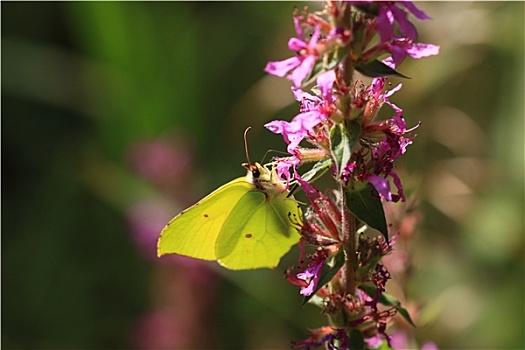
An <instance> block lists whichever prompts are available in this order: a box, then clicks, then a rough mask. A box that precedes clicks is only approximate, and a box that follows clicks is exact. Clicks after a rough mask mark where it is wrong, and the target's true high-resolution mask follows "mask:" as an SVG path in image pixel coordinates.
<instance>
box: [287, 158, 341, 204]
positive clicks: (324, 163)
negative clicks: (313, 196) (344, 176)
mask: <svg viewBox="0 0 525 350" xmlns="http://www.w3.org/2000/svg"><path fill="white" fill-rule="evenodd" d="M332 164H333V162H332V158H325V159H323V160H321V161H319V162H317V163H315V165H314V166H313V167H312V169H310V170H308V171H307V172H306V173H304V174H303V175H301V178H302V179H303V180H304V181H307V182H310V183H311V182H314V181H317V180H318V179H319V178H320V177H321V176H323V175H324V174H325V173H326V172H327V171H328V169H330V167H331V166H332ZM298 189H299V184H297V183H295V184H293V185H292V186H291V187H290V192H289V193H288V197H290V196H292V195H293V194H294V193H295V192H296V191H297V190H298Z"/></svg>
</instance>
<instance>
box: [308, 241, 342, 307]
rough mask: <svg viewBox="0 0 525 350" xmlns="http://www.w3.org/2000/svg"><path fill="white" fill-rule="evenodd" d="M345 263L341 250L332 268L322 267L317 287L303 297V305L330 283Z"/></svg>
mask: <svg viewBox="0 0 525 350" xmlns="http://www.w3.org/2000/svg"><path fill="white" fill-rule="evenodd" d="M344 263H345V255H344V252H343V250H341V251H340V252H339V253H338V254H337V255H336V256H335V258H334V261H333V264H332V266H328V265H325V266H323V271H322V272H321V279H319V282H318V283H317V286H316V287H315V290H314V292H313V293H312V294H310V295H308V296H306V297H304V300H303V305H304V304H306V303H307V302H308V301H309V300H310V299H311V298H312V297H313V296H314V295H315V293H317V291H318V290H319V289H320V288H321V287H322V286H324V285H325V284H327V283H328V282H330V281H331V280H332V278H334V276H335V274H336V273H337V272H338V271H339V270H340V269H341V267H343V265H344Z"/></svg>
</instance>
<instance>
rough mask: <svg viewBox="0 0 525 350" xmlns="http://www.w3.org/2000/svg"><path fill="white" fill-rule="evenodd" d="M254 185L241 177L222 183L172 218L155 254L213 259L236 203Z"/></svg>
mask: <svg viewBox="0 0 525 350" xmlns="http://www.w3.org/2000/svg"><path fill="white" fill-rule="evenodd" d="M252 188H253V185H252V184H250V183H248V182H246V181H245V178H244V177H240V178H238V179H235V180H233V181H230V182H228V183H227V184H225V185H223V186H221V187H220V188H218V189H217V190H215V191H214V192H212V193H211V194H209V195H208V196H206V197H205V198H203V199H202V200H200V201H199V202H198V203H197V204H195V205H193V206H191V207H190V208H188V209H186V210H184V211H183V212H182V213H180V214H179V215H177V216H176V217H175V218H173V219H172V220H171V221H170V222H169V223H168V224H167V225H166V227H165V228H164V229H163V230H162V232H161V236H160V239H159V242H158V246H157V254H158V256H161V255H164V254H170V253H175V254H179V255H185V256H189V257H192V258H197V259H203V260H216V259H217V256H216V249H215V242H216V241H217V237H218V236H219V232H220V231H221V227H222V226H223V224H224V222H225V220H226V219H227V218H228V216H229V215H230V213H231V212H232V210H233V209H234V207H235V205H236V204H237V203H238V202H239V200H240V198H242V197H243V196H244V195H245V194H246V193H248V192H249V191H250V189H252Z"/></svg>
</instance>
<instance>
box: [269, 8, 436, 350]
mask: <svg viewBox="0 0 525 350" xmlns="http://www.w3.org/2000/svg"><path fill="white" fill-rule="evenodd" d="M409 14H411V15H413V16H414V17H416V18H417V19H420V20H427V19H429V17H428V16H427V15H426V14H425V13H424V12H423V11H421V10H420V9H418V8H417V7H416V6H415V5H414V4H413V3H411V2H409V1H379V2H373V1H328V2H326V3H325V6H324V9H323V10H322V11H320V12H315V13H311V12H309V11H308V9H305V10H304V11H298V10H296V11H295V12H294V16H293V20H294V24H295V29H296V32H297V37H295V38H291V39H290V40H289V42H288V47H289V48H290V50H292V51H294V52H295V55H294V56H293V57H291V58H288V59H285V60H283V61H276V62H269V63H268V64H267V65H266V67H265V71H266V72H267V73H269V74H272V75H276V76H278V77H286V78H287V79H288V80H290V81H291V82H292V84H293V87H292V93H293V95H294V97H295V99H296V100H297V101H298V102H299V106H300V108H299V114H297V115H296V116H295V117H293V118H292V119H291V121H286V120H274V121H272V122H269V123H268V124H266V125H265V127H266V128H267V129H268V130H270V131H271V132H273V133H276V134H280V135H282V137H283V139H284V141H285V142H286V144H287V151H288V153H289V154H290V155H289V156H287V157H280V158H276V159H274V164H275V169H276V172H277V174H278V176H279V177H280V178H281V179H282V180H283V181H284V182H286V184H287V187H286V188H287V189H290V190H291V191H295V190H297V188H300V189H301V190H302V191H303V192H304V193H305V196H306V199H307V201H308V204H309V207H308V208H307V210H306V211H305V218H304V222H303V223H302V225H301V227H300V234H301V241H300V244H299V246H300V251H301V256H300V258H299V262H298V264H297V266H296V267H294V268H291V269H289V270H288V271H287V273H286V278H287V280H288V281H289V282H291V283H293V284H294V285H297V286H299V287H300V288H301V290H300V294H301V295H303V296H304V297H305V301H308V302H311V303H314V304H316V305H318V306H319V307H321V308H322V310H323V313H324V314H326V315H327V316H328V318H329V321H330V324H329V325H328V326H326V327H322V328H320V329H317V330H314V331H312V332H311V335H310V337H309V338H308V339H306V340H304V341H300V342H296V343H295V344H294V346H295V347H305V348H313V347H318V346H322V345H324V346H325V347H327V348H328V349H349V348H363V349H364V348H369V349H374V348H377V347H380V346H388V347H390V346H391V343H390V337H389V336H388V334H387V333H386V329H387V324H388V321H389V320H390V319H391V318H392V316H393V315H394V314H396V313H400V314H401V315H402V316H403V317H405V318H406V319H407V320H408V321H409V322H411V320H410V316H409V315H408V313H407V312H406V310H404V309H403V308H402V307H401V306H400V303H399V302H398V301H397V300H395V298H393V297H392V296H390V295H388V294H387V293H386V292H385V285H386V282H387V280H388V279H389V278H390V275H389V273H388V271H387V270H386V269H385V268H384V267H383V265H382V264H381V258H382V257H383V256H385V255H386V254H388V253H389V252H390V251H391V249H392V245H393V243H394V239H393V238H389V236H390V237H391V236H392V235H391V232H389V228H388V225H387V224H386V221H385V215H384V211H383V207H382V203H383V201H389V202H398V201H405V195H404V193H403V186H402V183H401V180H400V178H399V176H398V174H397V173H396V171H395V166H394V162H395V160H396V159H397V158H399V157H400V156H401V155H403V154H404V153H405V152H406V149H407V146H408V145H410V144H411V143H412V142H413V140H414V136H413V135H412V132H413V131H414V130H415V129H416V128H417V125H416V126H415V127H412V128H407V124H406V121H405V119H404V118H403V109H401V108H400V107H398V106H397V105H395V104H394V103H392V102H391V101H390V98H391V96H392V95H393V94H394V93H395V92H397V91H399V90H400V89H401V87H402V86H401V84H399V85H397V86H395V87H391V86H390V85H389V84H388V83H387V77H388V76H399V77H404V76H403V75H402V74H400V73H399V72H397V70H396V69H397V68H396V67H397V66H399V64H401V63H402V61H403V60H404V59H405V58H406V57H407V56H408V57H411V58H416V59H418V58H422V57H427V56H431V55H436V54H438V52H439V47H438V46H435V45H432V44H425V43H418V42H417V31H416V28H415V27H414V25H413V24H412V23H411V22H410V21H409V19H408V15H409ZM356 72H359V73H360V74H361V75H363V76H364V77H363V78H361V79H357V78H356V77H355V73H356ZM365 81H367V82H365ZM314 83H315V84H314ZM311 85H314V86H313V87H312V88H311V89H310V91H309V92H307V91H305V90H304V89H306V88H307V87H310V86H311ZM384 105H387V106H388V107H389V109H390V110H392V114H393V115H392V117H391V118H390V119H386V120H381V119H380V118H379V116H378V115H379V111H380V110H381V108H382V107H383V106H384ZM305 145H308V146H305ZM305 164H310V165H312V166H311V167H310V170H308V171H306V172H303V173H300V172H299V168H300V167H301V166H303V165H305ZM325 174H330V175H332V177H333V179H334V180H335V183H336V185H337V186H336V189H335V190H334V191H333V192H330V193H328V192H326V193H327V194H325V193H323V192H322V191H320V190H319V189H318V188H317V186H316V185H315V184H314V182H315V181H317V179H319V178H321V177H322V176H323V175H325ZM292 185H293V186H292ZM394 187H395V189H394ZM369 228H373V229H375V231H376V232H379V236H375V237H374V236H371V235H370V234H369V233H370V230H369ZM394 237H395V235H394ZM383 343H384V344H383ZM360 344H361V345H360ZM385 344H386V345H385ZM382 348H384V347H382Z"/></svg>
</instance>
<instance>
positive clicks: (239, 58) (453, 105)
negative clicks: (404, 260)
mask: <svg viewBox="0 0 525 350" xmlns="http://www.w3.org/2000/svg"><path fill="white" fill-rule="evenodd" d="M308 4H309V6H310V7H311V8H312V9H320V8H321V6H320V4H317V3H313V2H310V3H308ZM303 5H304V3H301V2H231V3H230V2H151V3H149V2H129V3H128V2H107V3H106V2H2V3H1V9H2V12H1V16H2V348H4V349H19V348H25V349H35V348H49V349H57V348H68V349H72V348H75V349H80V348H92V349H95V348H98V349H102V348H143V349H153V348H289V346H290V341H291V340H300V339H302V338H304V337H305V336H306V330H305V328H306V327H310V328H314V327H318V326H320V325H322V324H323V323H324V317H323V316H321V315H318V311H317V309H315V308H314V307H310V306H306V307H304V308H301V307H300V304H301V301H302V299H301V297H300V295H299V294H298V289H297V288H295V287H293V286H291V285H289V284H288V283H287V282H285V281H284V280H283V278H282V273H283V271H284V270H285V268H286V267H287V266H290V265H292V264H293V263H294V256H295V255H294V254H293V253H292V254H289V256H287V257H286V259H285V260H284V261H283V262H282V264H281V265H280V267H279V268H278V269H277V270H275V271H264V270H261V271H248V272H230V271H225V270H224V269H222V268H220V267H218V266H217V265H216V264H213V263H210V264H208V263H200V262H197V261H192V260H188V259H183V258H177V257H168V258H166V259H164V258H163V259H160V260H158V259H156V258H155V240H156V238H157V235H158V233H159V231H160V229H161V228H162V227H163V226H164V224H165V223H166V222H167V221H168V220H169V219H170V218H171V217H172V216H174V215H175V214H176V213H178V212H179V211H180V210H181V209H183V208H185V207H186V206H188V205H190V204H193V203H194V202H195V201H196V200H198V199H200V198H201V197H202V196H204V195H205V194H207V193H209V192H210V191H211V190H213V189H215V188H216V187H218V186H219V185H221V184H223V183H225V182H227V181H229V180H231V179H232V178H234V177H237V176H242V175H243V174H244V170H243V169H242V168H241V167H240V163H242V162H243V161H245V156H244V147H243V140H242V133H243V131H244V129H245V128H246V127H248V126H252V132H251V133H250V135H249V146H250V153H251V157H252V159H261V158H262V157H263V155H264V153H265V151H266V150H268V149H274V150H281V151H282V150H285V145H284V143H283V142H282V139H281V138H280V137H279V136H276V135H273V134H271V133H270V132H269V131H266V130H265V129H264V128H263V125H264V123H266V122H268V121H270V120H272V119H276V118H279V119H290V118H291V117H292V116H293V115H295V114H296V113H297V105H295V104H294V101H293V96H292V94H291V93H290V90H289V88H290V85H289V83H288V82H287V81H286V80H285V79H278V78H276V77H269V76H265V74H264V72H263V67H264V65H265V64H266V62H267V61H269V60H280V59H284V58H287V57H289V56H290V54H291V53H290V52H289V51H288V49H287V47H286V42H287V40H288V38H289V37H291V36H293V35H294V28H293V24H292V21H291V12H292V10H293V6H298V7H302V6H303ZM417 5H418V6H419V7H420V8H421V9H423V10H425V11H426V12H427V14H429V15H430V16H431V17H432V18H433V20H432V21H427V22H423V23H422V22H417V23H416V25H417V26H418V28H419V31H420V41H421V42H429V43H434V44H437V45H440V46H441V54H440V55H439V56H436V57H431V58H427V59H423V60H420V61H408V60H407V61H406V62H405V63H403V64H402V65H401V66H400V67H399V70H400V71H401V72H402V73H403V74H406V75H408V76H410V77H412V79H410V80H403V81H401V82H402V83H403V89H402V90H401V91H400V92H398V93H396V94H395V95H394V97H392V99H391V100H392V101H393V102H394V103H396V104H398V105H400V106H401V107H402V108H404V110H405V118H406V119H407V122H408V125H414V124H416V123H417V122H418V121H421V122H422V125H421V127H420V128H419V129H418V131H417V133H418V137H417V140H416V142H415V143H414V145H412V146H410V148H409V152H408V153H407V156H406V157H405V159H403V160H401V161H400V163H399V165H398V166H399V171H400V174H401V176H402V178H403V179H404V182H405V186H406V187H407V191H408V192H409V193H412V194H414V195H415V196H416V198H417V204H418V210H419V218H421V220H420V224H419V226H418V228H417V229H416V231H415V233H414V235H413V237H411V239H410V241H409V242H408V244H407V245H406V250H407V251H408V253H409V254H410V273H409V274H408V277H410V279H409V280H408V281H406V283H404V287H403V290H398V291H397V293H396V290H394V291H392V294H394V295H396V296H397V297H398V298H402V300H405V299H406V300H409V303H412V304H413V305H417V306H418V307H422V309H421V311H420V312H418V314H417V315H415V317H416V319H417V323H418V325H419V326H418V329H417V339H418V341H419V342H424V341H426V340H434V341H435V342H436V343H437V345H438V346H439V347H440V348H441V349H451V348H454V349H511V348H512V349H523V348H524V346H525V344H524V329H525V327H524V307H525V305H524V294H525V291H524V273H525V271H524V227H523V221H524V154H523V153H524V144H523V132H524V106H523V98H524V95H525V93H524V87H523V80H524V79H523V78H524V3H523V2H463V1H462V2H431V3H422V2H418V3H417ZM394 82H395V81H394ZM399 293H402V294H403V295H402V296H401V295H399Z"/></svg>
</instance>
